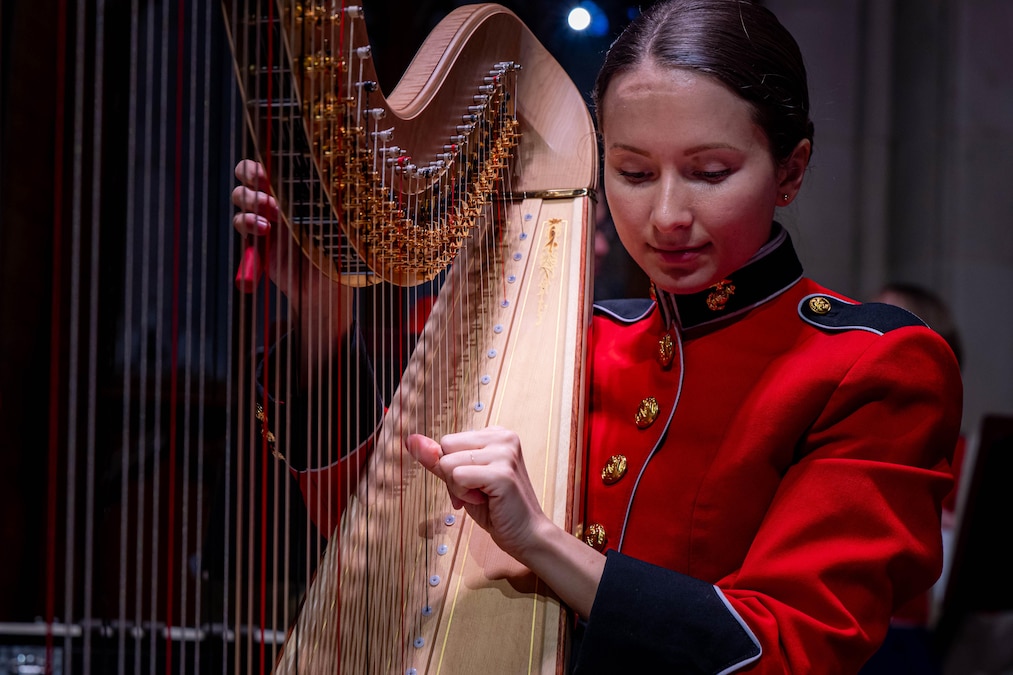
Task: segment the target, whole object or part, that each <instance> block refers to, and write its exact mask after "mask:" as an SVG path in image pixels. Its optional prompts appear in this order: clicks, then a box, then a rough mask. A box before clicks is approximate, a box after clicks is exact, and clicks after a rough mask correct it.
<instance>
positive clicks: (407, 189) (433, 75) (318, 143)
mask: <svg viewBox="0 0 1013 675" xmlns="http://www.w3.org/2000/svg"><path fill="white" fill-rule="evenodd" d="M236 1H237V2H238V0H236ZM226 9H227V13H230V12H231V13H232V14H233V15H234V16H238V17H240V19H239V21H238V23H235V22H234V26H235V30H234V31H233V34H232V35H233V48H234V52H235V54H236V57H237V63H238V64H239V68H238V71H237V72H238V73H240V84H241V87H242V88H243V89H244V100H245V102H246V110H247V113H248V115H249V116H248V122H249V126H250V129H251V131H252V136H253V137H254V138H255V139H256V141H255V143H256V146H257V152H258V156H259V158H260V160H261V162H262V163H264V164H265V165H267V166H268V167H269V170H268V173H270V174H271V176H272V189H273V191H274V194H275V195H276V196H277V197H278V199H279V201H280V202H281V204H282V214H283V219H284V220H285V222H286V224H287V225H288V227H289V229H290V231H291V233H292V236H293V237H294V239H295V240H296V241H298V242H299V244H300V246H301V248H302V250H303V252H304V253H305V254H306V255H307V257H308V258H309V259H311V260H312V261H313V262H314V264H315V265H316V266H317V267H318V268H319V269H321V270H322V271H324V272H325V273H326V274H327V276H328V277H330V278H331V279H334V280H338V281H340V282H341V283H343V284H347V285H351V286H358V287H361V286H366V285H372V284H395V285H399V286H414V285H417V284H430V285H431V286H430V291H429V292H431V293H432V295H434V296H436V299H435V303H434V304H433V309H432V312H431V313H430V314H429V315H428V317H427V321H426V324H425V328H424V330H422V331H421V333H420V334H419V335H418V337H417V342H415V343H414V345H413V348H412V350H411V354H410V356H409V357H408V359H407V361H406V364H405V366H404V367H403V368H398V369H397V370H398V372H399V373H400V378H399V381H398V383H397V386H396V388H395V390H394V391H393V394H392V396H391V398H390V400H389V401H386V402H385V409H386V413H385V414H384V416H383V419H382V421H381V423H380V425H379V428H378V429H377V431H376V433H375V435H374V436H373V439H372V441H371V444H372V445H371V450H370V455H369V457H368V459H366V460H365V465H364V467H363V469H362V472H361V474H355V476H354V478H353V479H352V480H351V482H352V483H353V485H351V487H349V488H348V490H349V492H351V493H352V494H351V495H350V496H349V497H348V501H347V506H346V508H345V509H344V511H343V513H342V514H341V516H340V521H339V523H338V524H337V525H336V529H335V531H334V532H333V534H332V536H331V537H330V540H329V543H328V545H327V547H326V549H325V551H324V553H323V555H322V559H321V562H320V566H319V567H318V568H317V570H316V571H315V573H314V579H313V582H312V584H311V585H310V587H309V589H308V591H307V594H306V597H305V599H304V601H303V603H302V607H301V609H300V610H299V614H298V618H297V619H296V620H295V622H294V623H293V625H292V626H291V627H290V629H289V631H288V637H287V639H286V642H285V645H284V648H283V650H282V652H281V654H280V656H279V660H278V662H277V671H278V672H286V673H289V672H291V673H296V672H350V673H388V672H389V673H398V672H402V673H409V672H410V673H415V672H419V673H421V672H433V673H436V672H445V673H466V672H479V671H481V670H483V669H489V668H491V669H492V670H493V671H494V672H504V673H507V672H509V673H519V672H558V671H562V670H563V668H564V667H565V658H566V657H565V654H566V650H565V625H564V624H565V613H564V611H563V608H562V607H560V605H559V603H558V602H557V601H556V600H555V599H553V598H552V597H551V596H550V594H549V591H548V589H547V588H545V587H544V586H543V585H541V584H540V583H539V582H538V580H537V579H535V578H533V576H532V575H530V573H528V572H527V571H526V570H524V569H523V568H521V567H520V566H519V565H518V564H517V563H516V562H515V561H513V560H512V559H510V558H509V556H507V555H506V554H504V553H503V552H502V551H500V550H499V549H498V548H497V547H496V546H495V545H494V544H493V543H492V541H491V540H490V538H489V537H488V535H487V534H486V533H485V532H484V531H482V530H481V529H480V528H478V527H477V526H476V525H475V524H474V523H473V522H472V521H471V520H470V519H468V518H467V516H466V515H465V513H464V511H463V510H458V511H455V510H454V509H452V508H451V505H450V503H449V499H448V497H447V495H446V491H445V489H444V488H443V487H442V485H441V484H439V482H438V481H436V480H435V479H434V478H433V477H431V476H429V475H428V474H426V472H424V471H422V470H421V469H420V468H419V467H417V466H416V465H415V464H414V462H413V460H412V459H411V457H410V456H408V455H407V453H406V452H405V450H404V441H405V439H406V438H407V436H408V435H409V434H411V433H423V434H426V435H429V436H431V437H435V438H439V437H440V436H442V435H443V434H446V433H452V432H455V431H461V430H467V429H475V428H480V427H484V426H488V425H502V426H505V427H507V428H510V429H513V430H515V431H517V432H518V434H519V435H520V437H521V440H522V443H523V446H524V448H525V456H526V462H527V467H528V470H529V472H530V474H531V478H532V480H533V482H534V485H535V487H536V490H537V491H538V492H539V494H540V496H541V499H542V504H543V508H545V510H546V511H547V512H548V513H549V514H550V515H551V516H552V518H553V519H554V520H555V522H557V524H559V525H560V526H562V527H564V528H568V529H569V528H571V526H572V523H571V514H572V513H573V505H574V502H575V498H576V496H575V491H574V484H575V482H574V479H575V476H576V475H577V471H578V464H579V462H580V456H581V448H582V447H583V438H582V431H583V409H584V405H583V394H584V389H585V382H584V377H583V373H584V371H583V367H582V365H583V362H584V357H585V349H586V342H585V333H586V329H587V326H588V325H589V309H590V283H589V282H590V277H589V274H590V271H591V267H592V266H591V260H592V259H593V258H592V254H591V249H590V246H591V242H592V240H593V231H592V225H591V223H593V218H592V204H591V202H590V196H591V192H592V191H593V188H594V183H595V177H596V152H597V146H596V140H595V136H594V130H593V126H592V123H591V120H590V116H589V114H588V111H587V108H586V105H585V104H584V101H583V99H582V98H581V96H580V94H579V93H578V92H577V91H576V88H575V87H574V86H573V84H572V83H571V82H570V80H569V78H568V77H567V76H566V74H565V73H564V72H563V71H562V69H561V68H560V67H559V65H558V64H557V63H556V62H555V60H554V59H553V58H552V57H551V56H550V55H549V54H548V52H547V51H546V50H545V49H544V47H542V46H541V45H540V44H539V43H538V42H537V40H536V39H535V38H534V36H533V35H532V34H531V33H530V31H529V30H528V29H527V28H526V27H525V26H524V25H523V24H522V23H521V22H520V21H519V20H518V19H517V17H516V16H515V15H513V14H512V13H511V12H509V11H508V10H506V9H504V8H503V7H500V6H497V5H491V4H484V5H468V6H465V7H462V8H459V9H458V10H456V11H455V12H453V13H452V14H451V15H450V16H448V17H447V18H446V19H445V20H444V21H443V22H442V23H440V24H439V26H438V27H437V28H436V29H435V30H434V32H433V33H432V34H431V36H430V37H429V38H428V39H427V41H426V42H425V44H424V45H423V46H422V48H421V49H420V51H419V53H418V55H417V56H416V58H415V60H414V61H413V62H412V64H411V65H410V66H409V68H408V70H407V71H406V73H405V75H404V77H403V78H402V79H401V81H400V83H399V84H398V86H397V88H395V89H394V90H393V91H392V93H391V94H390V95H389V96H388V97H386V98H385V97H384V96H383V95H382V93H380V92H379V91H378V90H377V88H376V84H375V80H376V75H375V72H374V70H373V66H372V61H371V55H370V53H369V43H368V40H367V36H366V32H365V24H364V22H363V20H362V11H363V10H362V9H360V8H358V7H351V8H350V7H343V8H336V7H331V6H330V5H328V6H326V7H325V6H322V5H321V6H310V5H307V6H299V5H296V4H292V3H284V2H283V3H278V5H277V6H274V5H271V6H266V7H265V6H260V7H258V8H257V9H255V10H251V9H250V8H240V9H238V11H237V10H236V8H234V7H233V8H230V7H229V3H226ZM368 10H369V8H368V7H366V8H365V11H368ZM250 17H254V18H253V19H252V20H251V19H250ZM334 45H343V47H342V48H341V49H340V50H338V49H336V48H334ZM265 54H271V55H272V56H271V57H270V59H269V60H268V61H266V62H262V61H258V60H256V59H255V60H254V63H255V65H251V63H250V62H249V59H248V58H247V59H245V60H244V56H245V57H250V56H251V55H257V56H258V57H261V58H263V57H264V55H265ZM244 74H245V76H244ZM307 183H309V184H311V186H312V187H310V188H309V189H307V188H306V184H307ZM339 379H340V378H339ZM358 390H359V391H361V387H360V388H358ZM265 405H269V404H268V403H267V402H265ZM274 414H275V415H276V414H280V412H275V413H274ZM267 417H268V419H270V418H271V417H272V413H268V415H267ZM340 435H341V434H340V433H339V434H338V436H340ZM346 450H347V449H346ZM332 459H333V458H332ZM350 471H351V470H350ZM334 498H335V496H334V495H329V496H325V497H324V499H325V500H332V499H334ZM340 498H341V499H344V496H343V495H342V496H341V497H340Z"/></svg>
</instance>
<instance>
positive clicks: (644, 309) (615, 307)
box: [594, 298, 654, 323]
mask: <svg viewBox="0 0 1013 675" xmlns="http://www.w3.org/2000/svg"><path fill="white" fill-rule="evenodd" d="M653 308H654V301H653V300H649V299H647V298H622V299H618V300H602V301H600V302H596V303H595V304H594V311H595V313H598V314H607V315H608V316H611V317H612V318H614V319H618V320H619V321H622V322H623V323H635V322H637V321H640V320H641V319H643V318H644V317H646V316H647V315H648V314H650V313H651V310H652V309H653Z"/></svg>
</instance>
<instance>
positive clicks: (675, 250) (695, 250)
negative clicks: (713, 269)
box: [651, 244, 710, 264]
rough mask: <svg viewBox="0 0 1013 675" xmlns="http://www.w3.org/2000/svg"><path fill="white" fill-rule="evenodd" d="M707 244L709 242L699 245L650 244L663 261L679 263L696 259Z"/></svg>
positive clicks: (702, 252)
mask: <svg viewBox="0 0 1013 675" xmlns="http://www.w3.org/2000/svg"><path fill="white" fill-rule="evenodd" d="M709 246H710V244H701V245H700V246H673V247H664V246H661V247H659V246H652V247H651V248H653V249H654V252H655V253H656V254H657V255H658V256H659V257H660V258H661V259H662V260H664V261H665V262H667V263H671V264H679V263H688V262H693V261H694V260H697V259H698V258H699V257H700V256H701V255H703V254H704V252H705V251H706V250H707V248H708V247H709Z"/></svg>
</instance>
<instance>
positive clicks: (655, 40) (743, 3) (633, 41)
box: [594, 0, 813, 163]
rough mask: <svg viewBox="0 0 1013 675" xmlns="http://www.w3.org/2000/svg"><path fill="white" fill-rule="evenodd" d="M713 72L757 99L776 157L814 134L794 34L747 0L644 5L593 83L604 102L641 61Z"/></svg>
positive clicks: (674, 0)
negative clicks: (613, 85) (621, 77)
mask: <svg viewBox="0 0 1013 675" xmlns="http://www.w3.org/2000/svg"><path fill="white" fill-rule="evenodd" d="M647 60H654V61H655V62H656V63H658V64H659V65H662V66H668V67H671V68H688V69H692V70H696V71H699V72H701V73H704V74H706V75H709V76H711V77H713V78H715V79H716V80H718V81H719V82H721V83H723V84H724V85H725V86H727V87H729V88H730V89H731V90H732V91H734V92H735V93H737V94H738V95H739V96H741V97H742V98H743V99H744V100H746V101H747V102H748V103H749V104H751V106H752V107H753V111H754V119H755V121H756V123H757V124H758V125H759V126H760V128H761V129H763V130H764V132H765V133H766V135H767V138H768V140H769V141H770V150H771V154H772V155H773V156H774V160H775V161H776V162H779V163H780V162H783V161H785V160H786V159H787V158H788V157H789V156H790V155H791V152H792V151H793V150H794V149H795V146H796V145H798V143H799V141H801V140H802V139H803V138H807V139H809V141H810V142H811V141H812V140H813V123H812V121H811V120H810V119H809V88H808V85H807V83H806V72H805V65H804V64H803V62H802V54H801V52H800V50H799V48H798V44H797V43H796V42H795V38H793V37H792V35H791V33H789V32H788V31H787V29H785V27H784V26H782V25H781V23H780V22H779V21H778V20H777V17H775V16H774V14H773V13H771V12H770V10H768V9H766V8H765V7H762V6H760V5H758V4H755V3H754V2H751V1H749V0H669V1H667V2H660V3H658V4H656V5H654V6H652V7H651V8H649V9H647V10H646V11H644V12H643V13H642V14H641V15H640V16H638V17H637V18H636V19H634V20H633V22H632V23H631V24H630V25H629V26H628V27H627V28H626V30H624V31H623V33H622V34H621V35H620V36H619V37H618V38H617V39H616V41H615V42H613V43H612V46H611V47H610V48H609V51H608V54H607V55H606V56H605V63H604V64H603V65H602V68H601V70H600V71H599V73H598V79H597V81H596V82H595V87H594V104H595V109H596V111H597V116H598V126H599V129H600V128H601V121H602V111H601V104H602V100H603V99H604V97H605V92H606V91H607V90H608V87H609V84H610V83H611V82H612V79H613V78H614V77H615V76H616V75H619V74H621V73H623V72H625V71H627V70H630V69H632V68H634V67H635V66H637V65H638V64H640V63H642V62H644V61H647Z"/></svg>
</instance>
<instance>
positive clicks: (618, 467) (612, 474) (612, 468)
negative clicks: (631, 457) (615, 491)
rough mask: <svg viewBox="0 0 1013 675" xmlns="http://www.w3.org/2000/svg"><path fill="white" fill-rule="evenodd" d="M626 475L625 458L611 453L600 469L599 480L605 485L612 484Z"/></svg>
mask: <svg viewBox="0 0 1013 675" xmlns="http://www.w3.org/2000/svg"><path fill="white" fill-rule="evenodd" d="M625 475H626V458H625V457H624V456H622V455H612V456H611V457H609V461H607V462H605V466H604V467H603V468H602V470H601V480H602V482H603V483H605V485H612V483H615V482H617V481H618V480H619V479H620V478H622V477H623V476H625Z"/></svg>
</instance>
